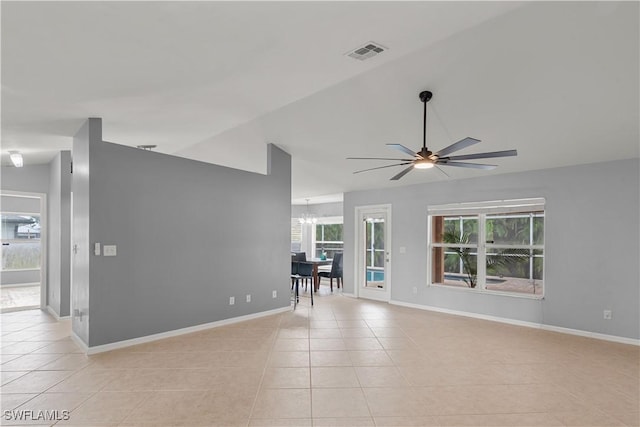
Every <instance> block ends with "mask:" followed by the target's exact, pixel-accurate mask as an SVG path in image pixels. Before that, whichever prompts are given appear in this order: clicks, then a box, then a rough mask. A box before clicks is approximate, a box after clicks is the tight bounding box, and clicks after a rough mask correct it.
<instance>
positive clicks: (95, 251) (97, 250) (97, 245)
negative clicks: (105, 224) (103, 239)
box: [93, 243, 100, 255]
mask: <svg viewBox="0 0 640 427" xmlns="http://www.w3.org/2000/svg"><path fill="white" fill-rule="evenodd" d="M93 254H94V255H100V243H95V244H94V245H93Z"/></svg>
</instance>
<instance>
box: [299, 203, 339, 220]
mask: <svg viewBox="0 0 640 427" xmlns="http://www.w3.org/2000/svg"><path fill="white" fill-rule="evenodd" d="M343 208H344V207H343V203H342V202H334V203H318V204H315V205H309V209H307V205H292V206H291V218H299V217H300V215H302V214H303V213H305V212H309V213H311V214H313V215H315V216H317V217H318V218H321V217H325V216H342V212H343Z"/></svg>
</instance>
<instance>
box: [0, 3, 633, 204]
mask: <svg viewBox="0 0 640 427" xmlns="http://www.w3.org/2000/svg"><path fill="white" fill-rule="evenodd" d="M638 6H639V4H638V3H637V2H626V3H613V2H602V3H601V2H563V3H554V2H541V3H527V4H523V3H514V2H342V3H341V2H277V3H272V2H133V3H126V2H38V3H35V2H2V155H3V156H2V160H3V164H6V161H7V157H8V156H7V155H6V153H7V151H8V150H10V149H17V150H21V151H22V152H23V153H24V156H25V163H26V164H35V163H43V162H47V161H49V160H50V159H51V158H52V157H53V155H54V153H55V152H56V151H58V150H61V149H70V147H71V137H72V136H73V134H74V133H75V132H76V131H77V129H78V128H79V127H80V125H81V123H82V122H83V121H84V120H85V119H86V118H87V117H102V118H103V127H104V138H105V140H108V141H113V142H117V143H121V144H126V145H132V146H135V145H141V144H157V145H158V151H162V152H165V153H171V154H177V155H181V156H185V157H190V158H194V159H198V160H202V161H207V162H212V163H218V164H223V165H226V166H231V167H236V168H242V169H246V170H251V171H256V172H262V173H264V172H265V171H266V150H265V144H266V143H268V142H273V143H275V144H277V145H279V146H280V147H282V148H283V149H285V150H286V151H288V152H289V153H291V154H292V167H293V188H292V194H293V198H294V199H295V200H296V201H297V202H303V203H304V199H305V198H306V197H310V198H311V203H314V202H317V201H319V200H321V201H329V200H334V199H335V198H336V197H335V196H333V195H337V194H341V193H343V192H346V191H353V190H361V189H370V188H383V187H388V186H395V185H406V184H412V183H419V182H429V181H434V180H443V179H457V178H465V177H473V176H479V175H486V174H489V173H505V172H514V171H521V170H530V169H541V168H549V167H555V166H563V165H571V164H582V163H591V162H596V161H603V160H613V159H621V158H630V157H638V140H639V131H638V127H639V126H638V116H639V109H638V99H639V86H638V75H639V72H640V71H639V66H638V62H639V59H638V57H639V42H638V40H639V38H640V37H639V29H638V28H639V24H638V20H639V18H638V16H639V13H638V12H639V7H638ZM368 41H376V42H378V43H380V44H382V45H384V46H386V47H388V48H390V49H389V50H388V51H386V52H384V53H383V54H381V55H379V56H377V57H375V58H373V59H371V60H368V61H365V62H360V61H356V60H353V59H351V58H347V57H346V56H344V53H346V52H347V51H349V50H350V49H352V48H355V47H358V46H360V45H362V44H364V43H366V42H368ZM424 89H429V90H431V91H433V92H434V98H433V100H432V101H431V102H430V103H429V107H430V110H429V123H428V140H427V145H428V146H429V147H430V148H432V149H439V148H442V147H444V146H446V145H449V144H451V143H452V142H455V141H457V140H459V139H461V138H463V137H466V136H472V137H476V138H478V139H481V140H482V141H483V142H482V143H481V144H479V145H478V148H475V147H474V148H470V149H467V150H465V151H464V152H460V154H464V153H471V152H478V151H494V150H503V149H511V148H516V149H518V152H519V155H518V157H517V158H505V159H496V160H494V162H495V163H496V164H499V165H500V167H499V168H498V169H497V170H495V171H492V172H487V171H475V170H467V169H460V168H447V169H446V172H447V173H448V174H449V175H450V177H449V178H447V177H445V176H444V175H443V174H441V173H439V172H438V171H436V170H427V171H414V172H412V173H411V174H409V175H407V176H406V177H405V178H403V179H402V180H401V181H399V182H390V181H389V180H388V178H389V177H391V176H392V175H393V174H395V173H396V172H397V171H399V170H400V168H391V169H383V170H380V171H374V172H369V173H364V174H358V175H353V174H352V172H353V171H354V170H357V169H361V168H367V167H373V166H378V165H381V164H384V163H380V162H376V161H355V160H352V161H347V160H345V157H348V156H367V157H368V156H373V157H377V156H383V157H388V156H391V157H396V155H395V153H393V152H390V150H388V149H387V148H386V147H385V144H386V143H389V142H396V143H401V144H404V145H406V146H408V147H411V148H415V149H416V150H417V149H418V148H419V146H420V145H421V137H422V134H421V132H422V131H421V125H422V124H421V120H422V109H421V104H420V102H419V100H418V97H417V96H418V93H419V92H420V91H421V90H424Z"/></svg>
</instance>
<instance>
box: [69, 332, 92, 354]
mask: <svg viewBox="0 0 640 427" xmlns="http://www.w3.org/2000/svg"><path fill="white" fill-rule="evenodd" d="M71 339H72V340H73V342H74V343H76V345H77V346H78V347H80V350H82V351H83V352H85V353H87V352H88V350H89V347H87V345H86V344H85V343H84V341H82V339H81V338H80V337H79V336H78V335H76V333H75V332H73V331H71Z"/></svg>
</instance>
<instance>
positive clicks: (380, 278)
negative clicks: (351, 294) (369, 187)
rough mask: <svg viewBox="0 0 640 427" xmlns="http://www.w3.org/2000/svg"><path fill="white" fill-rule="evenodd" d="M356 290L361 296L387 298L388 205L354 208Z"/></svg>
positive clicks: (389, 252)
mask: <svg viewBox="0 0 640 427" xmlns="http://www.w3.org/2000/svg"><path fill="white" fill-rule="evenodd" d="M356 223H357V224H358V227H357V233H356V240H357V242H356V248H357V262H356V274H355V277H356V284H357V285H356V292H357V296H358V297H361V298H368V299H374V300H378V301H387V302H388V301H389V300H390V299H391V274H390V273H391V227H390V224H391V205H380V206H361V207H357V208H356Z"/></svg>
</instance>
